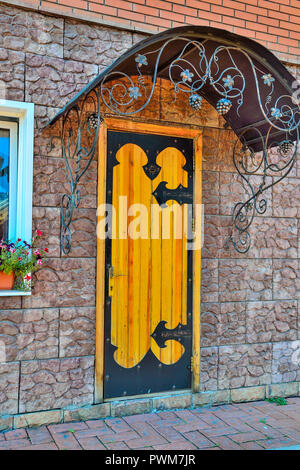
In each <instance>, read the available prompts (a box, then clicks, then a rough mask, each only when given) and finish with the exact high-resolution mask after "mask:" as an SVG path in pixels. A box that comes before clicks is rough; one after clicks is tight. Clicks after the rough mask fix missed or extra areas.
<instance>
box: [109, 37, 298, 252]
mask: <svg viewBox="0 0 300 470" xmlns="http://www.w3.org/2000/svg"><path fill="white" fill-rule="evenodd" d="M178 40H181V41H182V48H181V51H180V52H179V53H178V55H177V57H175V58H173V59H172V60H171V61H170V63H169V64H168V66H167V67H164V66H163V65H161V64H160V63H161V61H162V57H163V55H164V51H165V50H166V49H167V48H170V49H171V48H172V43H173V41H178ZM195 51H196V54H197V55H198V56H199V60H198V61H197V63H195V61H194V60H193V62H192V61H191V60H189V58H190V54H191V52H193V55H194V56H195ZM153 59H155V60H153ZM135 62H136V78H134V77H133V76H128V75H126V73H124V72H121V73H118V72H116V71H114V72H111V73H110V74H108V75H106V76H105V77H104V78H103V80H102V82H101V84H100V92H101V98H102V100H103V102H104V104H105V105H106V106H107V108H109V109H110V110H111V111H113V112H114V113H117V114H119V115H122V116H126V115H127V116H130V115H133V114H136V113H138V112H140V111H142V110H143V109H144V108H145V107H146V106H147V105H148V104H149V102H150V100H151V98H152V96H153V93H154V88H155V85H156V82H157V79H158V76H159V71H161V68H162V67H163V69H164V70H166V69H168V76H169V80H170V82H171V83H172V84H173V87H174V96H175V99H176V96H177V93H178V92H183V93H188V94H189V104H190V106H191V107H192V108H193V109H199V108H200V107H201V101H202V99H201V96H200V95H199V93H201V90H202V88H203V87H204V86H205V85H209V86H211V87H212V88H213V89H214V91H215V92H216V94H217V96H219V101H218V102H217V103H216V109H217V111H218V112H219V114H221V115H224V114H226V113H227V112H228V111H230V110H231V108H233V109H235V112H236V113H237V115H238V116H239V112H240V110H241V108H242V107H243V106H244V105H245V100H244V96H245V91H246V83H247V80H246V76H245V73H244V71H243V67H242V66H241V64H242V63H244V64H245V63H246V64H248V70H250V71H251V73H252V76H253V82H252V83H254V90H253V91H255V99H257V101H258V105H259V108H260V110H261V114H262V117H263V121H262V122H261V123H260V124H261V125H262V124H266V125H269V131H268V133H267V135H266V136H265V135H263V134H262V132H261V130H260V129H259V128H255V127H249V128H247V129H246V130H243V132H242V133H241V134H240V135H239V139H240V140H241V141H242V142H243V140H244V141H248V140H249V139H245V137H246V135H247V134H249V132H251V133H252V134H254V136H255V135H256V138H254V137H253V138H251V139H250V140H253V141H254V142H255V144H256V145H254V146H253V147H251V145H248V146H242V147H239V146H238V145H236V146H235V148H234V151H233V162H234V165H235V168H236V170H237V172H238V175H239V176H240V178H241V184H242V186H243V188H244V190H245V194H246V197H245V201H243V202H238V203H237V204H236V205H235V207H234V210H233V227H232V233H231V236H230V241H231V242H232V243H233V246H234V248H235V249H236V250H237V251H238V252H239V253H246V252H247V251H248V250H249V248H250V245H251V236H250V233H249V228H250V226H251V224H252V222H253V219H254V216H255V215H262V214H264V213H265V211H266V209H267V199H266V198H265V191H266V190H267V189H268V188H270V187H271V186H273V185H274V184H277V183H278V182H279V181H281V180H282V179H283V178H285V177H286V176H287V175H288V173H289V172H290V171H291V169H292V168H293V166H294V163H295V159H296V156H297V147H298V140H299V138H297V142H294V141H293V140H292V139H290V138H289V135H290V133H291V132H293V131H295V130H297V136H298V133H299V125H300V109H299V105H298V104H295V102H294V101H293V98H292V96H289V95H286V94H284V95H281V96H277V95H276V93H275V80H276V79H275V77H273V76H272V74H270V73H267V72H266V71H265V70H262V68H260V67H259V66H258V64H257V63H255V62H254V61H253V60H252V58H251V56H250V55H249V54H248V53H247V52H246V51H245V50H242V49H240V48H239V47H235V46H224V45H220V46H217V47H216V48H215V49H214V50H209V47H206V43H205V42H204V43H202V42H199V41H197V40H191V39H190V38H185V37H179V38H178V37H176V38H172V39H169V40H167V41H166V42H165V43H164V44H163V45H162V46H161V47H160V48H158V49H156V50H153V51H150V52H147V53H145V54H137V55H136V56H135ZM153 62H154V66H152V67H153V68H152V72H151V71H150V70H149V63H152V64H153ZM221 64H223V67H222V65H221ZM224 64H226V65H225V66H224ZM244 68H245V66H244ZM149 75H151V77H152V82H151V83H150V85H148V86H147V85H146V83H147V80H146V76H149ZM248 78H249V77H248ZM114 79H115V80H114ZM111 80H112V81H111ZM275 132H277V133H278V134H280V135H284V138H283V139H281V140H280V141H278V142H275V141H274V134H275ZM298 137H299V136H298ZM258 142H259V144H260V145H259V147H260V148H261V149H262V150H261V151H260V152H259V153H257V152H256V151H255V148H257V143H258ZM274 148H277V149H278V152H277V161H274V152H273V149H274ZM272 152H273V153H272ZM275 160H276V159H275ZM268 176H272V178H271V183H270V182H269V180H268ZM253 180H259V183H258V184H254V183H253Z"/></svg>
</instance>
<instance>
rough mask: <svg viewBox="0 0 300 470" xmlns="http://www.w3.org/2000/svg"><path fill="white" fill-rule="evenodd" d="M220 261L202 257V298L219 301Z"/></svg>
mask: <svg viewBox="0 0 300 470" xmlns="http://www.w3.org/2000/svg"><path fill="white" fill-rule="evenodd" d="M218 290H219V289H218V261H217V260H210V259H202V262H201V300H202V302H217V301H218Z"/></svg>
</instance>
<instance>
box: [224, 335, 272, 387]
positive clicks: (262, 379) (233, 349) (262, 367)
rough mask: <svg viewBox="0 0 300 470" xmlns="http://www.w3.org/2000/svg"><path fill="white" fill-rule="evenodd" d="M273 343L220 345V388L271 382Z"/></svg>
mask: <svg viewBox="0 0 300 470" xmlns="http://www.w3.org/2000/svg"><path fill="white" fill-rule="evenodd" d="M271 361H272V345H271V344H270V343H263V344H253V345H246V344H243V345H233V346H220V347H219V376H218V388H220V389H226V388H239V387H250V386H254V385H265V384H269V383H271Z"/></svg>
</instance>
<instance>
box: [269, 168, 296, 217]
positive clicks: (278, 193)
mask: <svg viewBox="0 0 300 470" xmlns="http://www.w3.org/2000/svg"><path fill="white" fill-rule="evenodd" d="M273 215H274V216H275V217H297V218H299V217H300V189H299V184H298V178H290V177H287V178H285V179H283V180H282V181H280V182H279V183H278V184H276V185H275V186H273Z"/></svg>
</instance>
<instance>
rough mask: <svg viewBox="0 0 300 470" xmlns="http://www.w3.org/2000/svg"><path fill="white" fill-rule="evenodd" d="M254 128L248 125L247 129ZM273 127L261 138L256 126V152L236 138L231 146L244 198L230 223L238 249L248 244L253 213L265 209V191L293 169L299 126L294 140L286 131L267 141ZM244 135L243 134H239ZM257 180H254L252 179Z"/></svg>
mask: <svg viewBox="0 0 300 470" xmlns="http://www.w3.org/2000/svg"><path fill="white" fill-rule="evenodd" d="M250 130H251V131H253V129H252V128H251V129H248V130H246V131H244V132H245V133H246V132H249V131H250ZM272 131H273V128H272V127H270V128H269V131H268V133H267V136H266V137H265V138H263V136H262V134H261V132H260V131H259V130H258V129H256V132H257V134H258V135H259V138H260V139H261V142H262V148H263V150H262V151H260V152H255V151H253V149H251V147H250V146H249V145H248V146H243V145H242V146H241V145H240V141H237V142H236V144H235V146H234V150H233V162H234V165H235V168H236V170H237V173H238V175H239V176H240V178H241V184H242V186H243V188H244V190H245V194H246V198H245V199H246V200H245V201H244V202H238V203H237V204H236V205H235V207H234V210H233V226H232V232H231V235H230V240H231V242H232V244H233V246H234V248H235V249H236V251H237V252H239V253H247V251H248V250H249V248H250V245H251V236H250V233H249V228H250V226H251V224H252V222H253V219H254V217H255V215H263V214H264V213H265V212H266V210H267V198H266V196H265V194H266V191H267V190H268V189H270V188H271V187H272V186H274V185H276V184H278V183H279V182H280V181H282V180H283V179H284V178H285V177H286V176H287V175H288V174H289V173H290V172H291V170H292V168H293V167H294V165H295V162H296V158H297V150H298V143H299V130H297V140H296V141H294V142H292V141H291V140H289V138H288V133H287V134H286V136H285V137H284V139H282V140H281V141H274V139H272V144H271V145H270V144H269V140H270V136H271V134H272ZM241 138H242V139H243V136H241ZM255 180H256V181H255Z"/></svg>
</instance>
